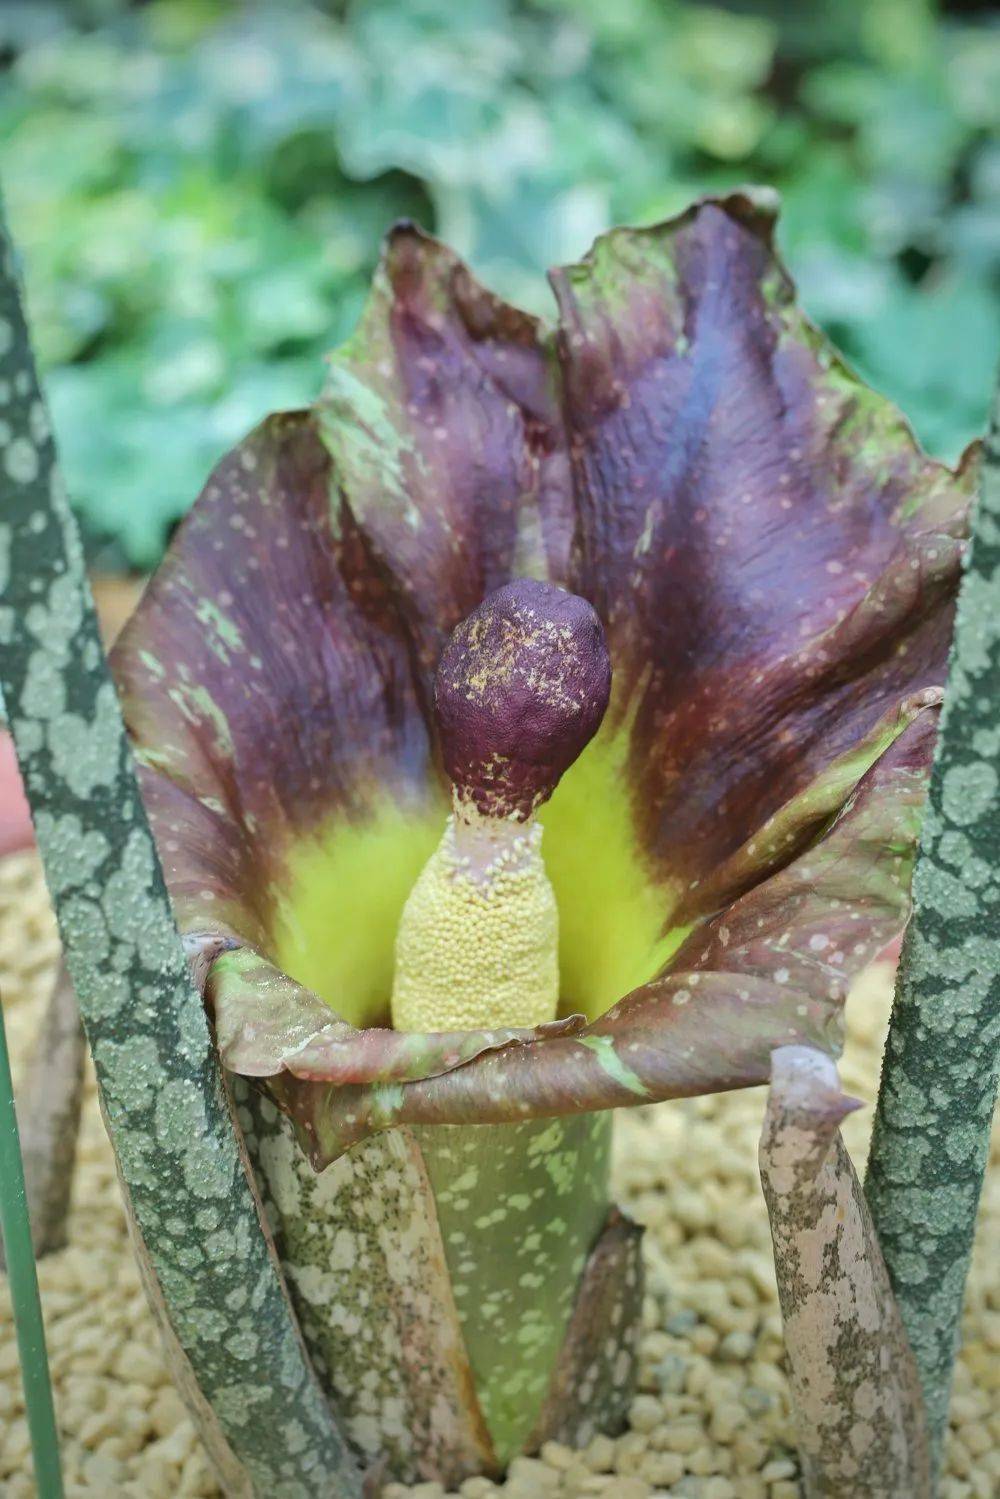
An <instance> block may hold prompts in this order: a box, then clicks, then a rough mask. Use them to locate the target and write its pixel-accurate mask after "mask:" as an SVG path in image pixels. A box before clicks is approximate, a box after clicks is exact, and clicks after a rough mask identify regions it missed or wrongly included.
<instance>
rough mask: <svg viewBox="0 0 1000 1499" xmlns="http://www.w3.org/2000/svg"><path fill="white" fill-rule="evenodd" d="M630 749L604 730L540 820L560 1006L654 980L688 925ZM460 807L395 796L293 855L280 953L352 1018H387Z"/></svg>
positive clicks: (583, 1004)
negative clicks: (414, 901) (420, 893)
mask: <svg viewBox="0 0 1000 1499" xmlns="http://www.w3.org/2000/svg"><path fill="white" fill-rule="evenodd" d="M625 752H626V736H625V734H624V733H623V732H619V733H617V734H601V735H599V736H598V737H597V738H596V739H595V740H594V741H593V742H592V743H591V744H590V745H589V746H588V747H587V749H585V750H584V752H583V754H582V755H581V756H580V758H579V760H578V761H577V762H576V764H575V765H574V766H572V767H571V769H570V770H569V771H567V773H566V775H565V776H564V777H563V779H562V781H561V782H560V784H559V786H558V787H557V788H556V791H555V794H554V795H553V797H552V799H551V801H550V802H549V803H548V804H547V805H546V806H545V807H543V808H542V811H541V812H540V814H539V816H540V820H541V822H542V824H543V826H544V829H545V832H544V837H543V841H542V854H543V858H544V860H545V868H546V870H547V871H548V876H549V879H550V881H551V883H552V887H553V889H554V891H555V896H556V904H557V906H558V910H559V970H560V993H561V995H562V1002H561V1010H562V1012H563V1013H569V1012H571V1011H577V1010H582V1011H583V1012H584V1013H585V1014H587V1015H588V1016H589V1017H590V1018H591V1019H594V1018H596V1017H597V1016H598V1015H601V1014H603V1013H604V1011H605V1010H607V1009H608V1008H609V1007H610V1006H611V1005H613V1004H614V1002H615V1001H616V1000H617V999H620V998H621V996H622V995H623V994H627V993H628V992H629V990H631V989H634V988H636V987H637V986H638V985H639V984H642V983H645V982H646V981H647V980H648V979H650V978H652V977H653V975H654V974H655V973H656V972H657V971H658V970H659V968H661V967H662V965H663V963H664V962H665V961H666V960H667V958H669V956H670V955H671V953H673V952H674V951H675V950H676V949H677V947H678V946H679V945H680V943H681V942H682V941H683V939H684V937H685V936H686V935H687V930H688V929H687V928H674V929H672V930H669V929H668V930H667V931H666V934H665V935H664V928H665V924H666V920H667V918H668V917H669V913H670V907H671V905H672V903H673V902H672V894H671V891H670V889H669V887H665V886H664V885H662V884H654V883H653V881H652V879H651V876H650V872H649V870H648V868H647V866H646V865H645V863H644V860H643V858H642V855H641V853H640V850H639V847H638V845H637V842H636V839H635V836H634V833H633V823H632V812H631V808H630V804H629V793H628V782H627V779H626V777H625V770H624V767H625ZM447 815H448V803H447V800H446V797H445V794H444V792H443V791H442V793H441V797H440V800H439V801H435V802H433V803H430V804H428V805H427V806H425V807H421V808H418V809H414V808H413V807H412V806H408V807H404V806H400V805H399V804H398V803H397V802H396V801H395V800H394V799H393V798H392V797H391V795H390V794H389V793H386V794H385V796H384V797H383V798H382V799H381V800H378V801H376V802H375V803H374V804H373V806H372V809H371V811H370V813H369V815H368V816H367V817H366V819H365V820H364V821H363V822H359V823H354V822H348V821H346V820H345V819H343V818H342V817H336V818H334V819H332V820H331V822H330V823H329V824H328V825H327V827H326V828H325V829H322V830H321V831H320V832H318V833H317V834H316V835H315V836H313V837H310V838H308V839H304V840H302V841H301V842H300V843H298V844H297V845H296V846H294V847H293V848H291V849H290V850H289V853H288V856H287V861H286V867H287V877H286V880H285V881H284V882H283V890H282V893H281V897H280V900H279V903H278V914H277V919H276V921H275V926H274V931H273V933H272V944H271V953H270V954H269V956H271V957H272V959H273V961H275V962H276V963H277V965H278V966H279V967H280V968H282V969H283V970H284V972H285V973H287V974H289V975H290V976H291V977H292V978H294V979H296V980H298V982H299V983H301V984H304V985H305V986H306V987H307V988H309V989H312V990H314V991H315V992H316V993H317V994H319V995H320V996H321V997H322V998H323V999H325V1000H326V1001H327V1003H328V1004H329V1005H330V1006H331V1007H332V1008H333V1009H334V1010H336V1012H337V1014H339V1015H341V1016H342V1017H343V1018H344V1019H345V1020H348V1021H350V1023H351V1024H352V1025H358V1026H364V1025H386V1024H388V1016H389V999H390V996H391V994H392V981H393V962H394V948H395V941H396V932H397V928H398V926H399V919H400V916H401V914H402V911H403V906H404V904H405V903H406V899H407V897H408V896H409V894H410V891H411V890H412V888H413V885H414V883H415V882H416V880H417V878H418V876H419V875H420V873H421V871H422V869H423V868H424V866H425V864H426V863H427V861H428V859H429V858H430V856H431V854H432V853H433V852H434V850H435V848H436V847H437V845H438V843H439V842H440V839H441V833H442V829H443V827H444V823H445V819H446V818H447Z"/></svg>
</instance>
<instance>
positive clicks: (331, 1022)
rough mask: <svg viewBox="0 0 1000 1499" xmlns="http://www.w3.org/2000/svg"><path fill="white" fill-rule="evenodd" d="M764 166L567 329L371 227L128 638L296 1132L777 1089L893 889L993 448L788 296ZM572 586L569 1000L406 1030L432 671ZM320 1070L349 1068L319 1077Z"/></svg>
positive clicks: (192, 873) (440, 800) (611, 280)
mask: <svg viewBox="0 0 1000 1499" xmlns="http://www.w3.org/2000/svg"><path fill="white" fill-rule="evenodd" d="M772 231H773V214H772V212H771V211H770V210H769V208H768V207H767V206H762V204H761V202H760V201H759V200H757V199H755V198H754V197H753V196H750V195H746V194H735V195H733V196H730V197H728V198H725V199H721V200H708V201H705V202H702V203H700V204H698V205H696V206H695V207H694V208H692V209H690V210H689V211H688V212H687V213H685V214H684V215H682V216H681V217H680V218H678V219H676V220H673V221H671V222H669V223H667V224H663V225H659V226H656V227H653V228H649V229H619V230H615V231H613V232H612V233H610V234H608V235H606V236H604V237H603V238H602V239H600V240H599V241H598V242H597V244H596V245H595V247H594V249H593V251H592V252H591V253H590V255H589V256H588V257H587V258H586V259H585V260H584V261H582V262H581V263H580V264H578V265H573V266H570V267H568V268H566V269H563V270H561V271H558V272H556V273H555V274H554V275H553V278H552V281H553V286H554V289H555V293H556V298H557V301H558V304H559V311H560V322H559V327H558V329H557V331H556V332H555V333H554V334H553V333H551V332H549V331H548V330H547V329H546V328H544V327H543V326H542V325H541V324H540V323H539V322H538V321H536V320H535V319H533V318H531V317H528V316H527V315H525V314H523V313H520V312H518V311H516V310H515V309H514V308H512V307H509V306H507V305H506V304H504V303H503V302H501V301H500V300H498V299H497V298H496V297H494V296H493V295H492V294H490V293H489V292H487V291H485V290H484V289H483V288H482V287H481V286H479V285H478V284H477V283H476V282H475V280H474V279H473V278H472V276H471V275H470V273H469V272H468V270H467V269H466V268H465V267H464V266H463V265H462V264H461V263H460V262H459V261H458V260H457V259H456V258H455V257H454V256H453V255H452V254H451V253H450V252H449V251H448V250H447V249H445V248H444V247H443V246H442V245H440V244H438V243H436V242H435V241H434V240H432V239H429V238H428V237H426V236H425V235H423V234H422V233H420V232H419V231H418V230H416V229H414V228H412V227H410V226H407V225H402V226H399V227H397V228H396V229H395V230H394V231H393V232H392V234H391V235H390V236H389V238H388V241H387V244H386V248H385V253H384V257H383V260H382V264H381V266H380V268H379V271H378V273H377V277H376V281H375V285H374V289H373V292H372V295H371V299H370V301H369V304H368V307H367V310H366V312H365V314H364V317H363V319H362V322H361V325H360V327H359V329H358V331H357V332H356V334H355V335H354V337H353V338H352V339H351V341H350V342H349V343H348V344H347V345H346V346H345V347H344V348H342V349H341V350H340V351H338V352H337V353H336V354H335V355H334V356H333V357H332V359H331V361H330V374H329V380H328V383H327V387H326V390H325V392H324V393H323V395H322V397H321V398H320V400H319V401H318V402H317V404H316V406H315V407H314V408H312V409H311V410H308V411H301V412H292V413H283V414H279V415H276V416H274V417H271V418H269V419H268V420H267V421H265V422H264V423H263V424H262V425H261V426H260V427H258V428H257V430H256V431H255V432H253V433H252V434H251V436H250V437H249V438H247V440H246V441H245V442H244V443H243V444H242V445H241V446H240V447H239V448H238V449H237V450H236V451H235V452H234V453H232V454H231V455H230V456H229V457H227V458H225V459H224V460H223V461H222V462H221V463H220V464H219V466H218V468H217V469H216V470H215V472H214V473H213V475H212V477H211V479H210V481H209V483H208V485H207V487H206V489H205V491H204V493H203V495H202V497H201V498H200V499H199V501H198V502H197V504H196V505H195V507H194V509H193V511H192V512H191V514H190V516H189V518H188V519H187V521H186V522H185V524H184V525H183V526H182V528H181V529H180V532H179V533H178V535H177V537H176V538H175V540H174V542H173V544H172V546H171V548H170V551H169V553H168V556H167V558H166V560H165V562H164V564H163V565H162V567H161V568H160V570H159V572H158V573H157V574H156V576H155V577H154V579H153V581H152V582H151V584H150V586H149V588H148V590H147V592H146V595H145V597H144V599H143V601H142V604H141V605H140V607H139V609H138V611H137V614H136V616H135V617H134V619H133V621H132V623H131V625H130V626H129V627H128V629H127V630H126V632H125V635H124V637H123V640H122V642H121V644H120V645H119V647H118V649H117V651H116V654H115V661H116V671H117V676H118V679H119V682H120V684H121V687H122V690H123V696H124V701H125V708H126V716H127V720H128V723H129V727H130V730H131V733H132V736H133V740H134V742H135V745H136V748H137V752H138V754H139V757H140V760H141V762H142V765H143V767H144V768H143V787H144V793H145V795H146V798H147V801H148V804H149V808H150V812H151V814H152V818H153V823H154V827H155V830H156V833H157V837H158V841H159V846H160V849H161V853H162V856H163V860H164V865H165V869H166V874H167V879H168V883H169V886H170V889H171V893H172V896H173V899H174V904H175V909H176V912H177V916H178V920H179V923H180V925H181V927H182V930H183V931H184V932H185V933H186V934H189V936H190V937H191V938H192V939H193V940H194V941H195V943H196V945H197V944H201V945H202V946H203V947H205V948H206V949H208V950H209V951H211V952H218V951H219V950H220V948H224V947H225V948H229V949H231V950H230V951H229V952H227V953H224V954H223V955H222V956H221V957H218V958H217V959H216V961H215V962H214V965H213V966H212V967H211V969H210V972H209V974H208V983H207V995H208V999H209V1001H210V1002H211V1004H212V1005H213V1007H214V1010H215V1015H216V1023H217V1026H218V1036H219V1044H220V1049H221V1053H222V1056H223V1059H224V1060H225V1062H226V1064H227V1065H228V1066H229V1067H231V1068H232V1069H233V1070H235V1071H238V1072H242V1073H244V1074H246V1075H250V1076H255V1077H261V1078H268V1079H269V1080H270V1086H271V1088H272V1090H273V1093H274V1096H275V1097H276V1098H277V1099H278V1100H279V1101H280V1103H281V1106H282V1107H283V1108H284V1109H286V1110H288V1111H289V1112H290V1113H291V1114H292V1116H293V1117H294V1118H295V1119H296V1121H297V1123H298V1124H299V1126H300V1128H301V1129H302V1131H303V1138H304V1139H306V1140H307V1142H308V1145H309V1148H310V1150H311V1152H312V1154H313V1157H314V1160H315V1161H316V1162H317V1163H318V1164H321V1163H322V1162H323V1161H326V1160H329V1159H330V1158H332V1157H333V1156H335V1155H336V1154H338V1153H339V1152H340V1151H341V1150H343V1149H344V1148H345V1147H346V1146H347V1145H348V1144H349V1143H351V1141H353V1140H356V1139H358V1138H360V1137H362V1136H363V1135H364V1134H365V1133H367V1132H369V1131H370V1130H372V1129H377V1128H379V1127H382V1126H384V1125H386V1124H389V1123H392V1122H395V1121H403V1122H405V1121H454V1122H461V1121H470V1120H477V1121H482V1120H501V1119H508V1118H524V1117H529V1116H535V1115H546V1114H553V1113H560V1112H564V1111H569V1110H589V1109H595V1108H605V1107H612V1106H616V1105H620V1104H628V1103H637V1102H646V1101H651V1100H654V1099H661V1098H666V1097H670V1096H676V1095H681V1094H691V1093H699V1092H705V1091H710V1090H715V1089H719V1088H729V1087H734V1086H741V1085H747V1084H753V1083H759V1082H762V1081H764V1080H766V1078H767V1075H768V1067H769V1057H770V1053H771V1050H772V1049H773V1048H774V1047H775V1046H776V1045H778V1044H782V1043H786V1044H787V1043H790V1042H793V1041H795V1042H802V1043H806V1044H810V1045H815V1046H820V1047H822V1048H825V1049H828V1050H832V1049H835V1048H836V1045H837V1038H838V1033H839V1024H840V1010H841V1006H842V1002H843V999H844V996H845V994H846V991H847V987H848V985H849V982H850V980H851V977H852V976H853V975H854V974H855V973H857V972H858V970H859V969H860V968H862V967H863V966H864V965H865V964H866V963H867V962H868V961H869V960H870V959H871V958H872V957H873V956H874V954H875V953H876V952H877V951H878V950H879V949H880V948H881V947H882V946H883V945H884V944H885V943H886V942H887V941H888V940H890V939H891V938H892V937H893V936H894V935H896V933H897V932H898V931H899V929H900V927H901V925H902V924H903V922H904V920H905V917H906V913H907V901H908V894H907V886H908V873H909V868H910V860H911V854H912V849H913V843H914V837H915V834H916V830H917V826H918V822H919V816H920V807H921V803H922V799H923V795H924V790H925V785H926V777H927V770H928V765H929V760H930V756H931V752H932V743H933V731H934V719H935V711H934V710H935V707H936V704H937V702H938V701H939V697H940V687H941V684H942V682H943V679H944V672H945V665H946V653H947V647H948V640H949V633H950V627H951V618H952V607H953V600H954V595H955V589H956V585H957V579H958V576H959V569H960V559H961V553H962V538H963V536H964V533H965V526H966V514H967V506H968V502H969V497H970V492H971V488H972V480H973V468H974V464H973V462H972V461H971V460H970V457H969V455H966V458H965V459H964V460H963V462H962V463H961V464H960V465H959V467H958V469H957V470H956V471H954V472H952V471H951V470H949V469H947V468H946V467H944V466H942V465H940V464H938V463H935V462H932V461H931V460H929V459H928V458H926V457H925V456H924V455H923V454H922V453H921V452H920V450H919V448H918V447H917V444H916V442H915V440H914V439H913V437H912V435H911V433H910V431H909V429H908V428H907V426H906V424H905V422H904V421H903V420H902V418H901V417H900V416H899V415H898V414H897V413H896V412H895V411H894V410H893V409H892V408H891V406H889V404H888V403H887V402H886V401H884V400H883V399H882V398H880V397H879V396H878V395H876V394H875V393H874V392H872V391H870V390H868V389H867V388H866V387H865V386H864V385H863V384H861V383H860V382H859V381H858V380H857V378H856V377H855V376H854V375H853V374H852V373H851V372H850V371H849V370H848V369H847V368H846V367H845V366H844V365H843V364H842V363H841V362H840V360H839V359H838V358H837V356H836V355H835V354H834V352H833V351H832V350H831V348H830V347H829V346H828V344H827V343H826V342H825V340H824V339H823V337H822V336H821V335H820V334H819V333H818V332H817V331H816V330H815V329H814V328H813V327H812V326H811V325H810V324H809V323H808V322H807V321H806V320H805V318H804V317H803V316H802V314H801V313H800V312H799V311H798V309H797V308H796V306H795V302H794V295H793V288H792V285H791V283H790V281H789V278H788V276H787V274H786V272H785V271H784V269H783V267H782V265H781V263H780V261H779V259H778V258H777V256H776V254H775V252H774V249H773V245H772ZM521 574H523V575H529V576H537V577H539V578H544V579H548V580H550V581H553V582H555V583H557V584H560V585H563V586H565V587H566V588H568V589H571V590H572V591H573V592H575V593H578V594H581V595H582V596H583V597H584V598H586V599H587V600H589V601H590V602H591V603H592V604H593V606H594V607H595V608H596V609H597V611H598V613H599V614H600V616H601V618H602V620H603V622H604V625H605V628H606V631H607V637H608V642H609V648H610V651H611V656H612V661H613V666H614V682H615V686H614V693H613V698H612V703H611V707H610V709H609V712H608V715H607V718H606V720H605V725H604V727H603V729H602V731H601V733H600V734H599V735H598V737H597V739H595V741H594V742H593V744H592V745H591V746H590V747H589V748H588V749H587V750H586V751H585V752H584V754H583V755H582V756H581V758H580V760H579V761H578V762H577V764H576V765H575V766H574V767H573V768H572V770H570V771H569V773H568V774H567V775H566V776H565V778H564V780H563V782H562V784H561V785H560V787H559V789H558V790H557V792H556V794H555V796H554V797H553V799H552V801H551V803H550V804H549V806H548V807H547V808H545V809H544V810H543V812H542V814H541V816H542V821H543V823H544V825H545V859H546V865H547V868H548V870H549V873H550V876H551V879H552V883H553V886H554V888H555V891H556V896H557V901H558V907H559V919H560V931H561V947H560V968H561V988H562V1008H563V1018H562V1019H561V1020H560V1021H559V1022H557V1023H556V1024H554V1025H549V1026H543V1027H541V1028H539V1029H538V1030H537V1031H533V1032H531V1031H529V1032H518V1031H515V1030H509V1031H505V1030H503V1029H499V1030H494V1031H483V1032H456V1033H453V1034H440V1035H432V1036H428V1037H421V1036H415V1035H411V1034H400V1033H396V1032H394V1031H392V1030H390V1029H387V1028H385V1027H386V1026H387V1006H388V1000H389V995H390V991H391V976H392V947H393V939H394V936H395V931H396V925H397V922H398V919H399V915H400V911H401V909H402V906H403V903H404V900H405V898H406V896H407V894H408V892H409V890H410V888H411V886H412V884H413V881H414V878H415V876H416V874H417V873H418V871H419V869H420V867H421V866H422V864H423V863H424V862H425V860H426V858H427V856H428V855H429V853H430V851H431V849H432V848H433V846H434V843H435V842H436V840H437V837H438V835H439V833H440V828H441V825H442V821H443V817H444V808H445V796H444V785H445V782H444V778H443V775H442V772H441V769H440V764H439V751H438V746H437V745H436V743H435V738H434V733H433V726H432V720H431V714H430V710H429V701H430V683H431V681H432V677H433V672H434V669H435V667H436V665H437V662H438V659H439V657H440V655H441V652H442V649H443V647H444V644H445V642H446V640H447V638H448V635H449V633H450V631H451V630H452V629H453V627H454V626H455V625H456V624H457V623H458V622H459V621H460V620H461V619H462V618H464V617H465V616H466V615H467V614H468V613H469V612H470V611H471V610H472V609H473V608H474V607H475V606H476V605H477V604H478V603H479V601H480V600H481V599H482V598H483V596H484V595H485V594H486V593H488V592H490V591H491V590H493V589H494V588H496V587H498V586H499V585H501V584H502V583H504V582H506V581H507V580H508V579H510V578H511V577H512V576H515V575H521ZM331 1082H335V1083H337V1084H338V1085H339V1086H338V1088H337V1089H336V1091H335V1092H333V1091H332V1090H331V1089H330V1088H329V1087H327V1086H326V1084H328V1083H331Z"/></svg>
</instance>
